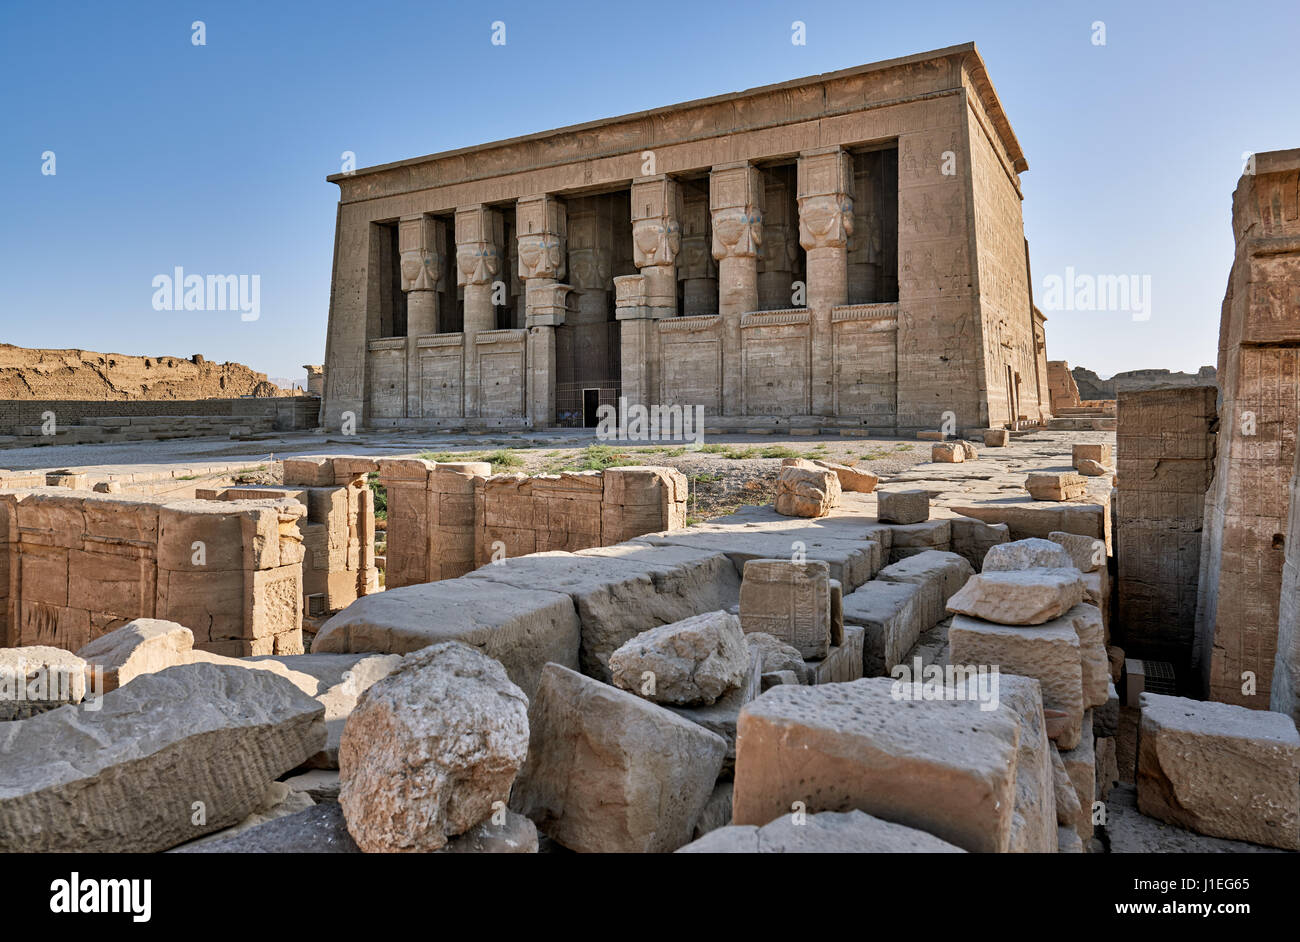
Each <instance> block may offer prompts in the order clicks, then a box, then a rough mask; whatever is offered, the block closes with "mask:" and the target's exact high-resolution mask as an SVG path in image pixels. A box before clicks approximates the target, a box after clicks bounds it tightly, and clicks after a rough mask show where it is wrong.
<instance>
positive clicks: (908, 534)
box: [888, 520, 952, 563]
mask: <svg viewBox="0 0 1300 942" xmlns="http://www.w3.org/2000/svg"><path fill="white" fill-rule="evenodd" d="M888 526H889V529H890V530H891V531H892V532H891V534H890V540H889V559H888V562H890V563H896V562H898V561H899V560H901V559H906V558H907V557H909V556H915V555H917V554H918V553H924V552H926V551H927V550H940V551H945V552H946V551H947V550H948V549H949V548H950V547H951V546H952V522H951V521H949V520H925V521H922V522H921V523H901V524H888Z"/></svg>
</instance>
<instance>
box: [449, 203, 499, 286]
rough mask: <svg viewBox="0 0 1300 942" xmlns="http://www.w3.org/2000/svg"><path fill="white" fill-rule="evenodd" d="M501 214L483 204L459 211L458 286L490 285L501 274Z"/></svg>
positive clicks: (457, 242)
mask: <svg viewBox="0 0 1300 942" xmlns="http://www.w3.org/2000/svg"><path fill="white" fill-rule="evenodd" d="M503 239H504V226H503V222H502V219H501V214H500V213H499V212H498V211H497V210H495V209H492V208H491V207H488V206H484V205H483V204H481V203H479V204H476V205H474V206H462V207H460V208H458V209H457V210H456V283H457V284H458V285H461V286H462V287H464V286H466V285H487V284H491V283H492V281H493V279H495V278H496V277H497V275H499V274H500V273H501V243H502V241H503Z"/></svg>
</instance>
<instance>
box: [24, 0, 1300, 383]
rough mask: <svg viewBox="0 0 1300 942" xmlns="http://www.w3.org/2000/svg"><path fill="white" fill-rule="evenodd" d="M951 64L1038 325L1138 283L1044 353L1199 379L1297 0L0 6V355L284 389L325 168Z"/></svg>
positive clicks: (317, 240) (1293, 99)
mask: <svg viewBox="0 0 1300 942" xmlns="http://www.w3.org/2000/svg"><path fill="white" fill-rule="evenodd" d="M196 20H201V21H202V22H203V23H204V31H205V37H204V38H205V40H206V45H202V46H196V45H194V44H193V42H192V36H193V30H192V28H191V24H192V23H193V22H194V21H196ZM796 20H799V21H802V22H803V23H805V24H806V44H805V45H802V46H800V45H795V44H793V43H792V42H791V36H792V30H791V24H792V23H793V22H794V21H796ZM494 21H502V22H504V23H505V24H506V31H505V39H506V42H505V45H493V44H492V42H491V39H492V23H493V22H494ZM1098 21H1101V22H1102V23H1104V24H1105V45H1098V44H1096V42H1095V37H1097V36H1098V32H1097V30H1096V29H1095V27H1094V25H1093V24H1094V23H1096V22H1098ZM972 40H973V41H974V42H975V43H976V44H977V45H978V46H979V49H980V52H981V53H982V55H983V57H984V60H985V62H986V63H987V65H988V69H989V74H990V75H991V77H992V79H993V82H994V84H995V85H996V87H997V90H998V94H999V96H1000V97H1001V99H1002V103H1003V105H1004V107H1005V109H1006V112H1007V115H1008V116H1009V118H1010V120H1011V124H1012V127H1013V128H1014V129H1015V132H1016V135H1017V136H1018V137H1019V139H1020V142H1021V145H1022V147H1023V148H1024V152H1025V155H1026V158H1027V159H1028V161H1029V170H1028V171H1027V172H1026V173H1025V174H1023V175H1022V177H1021V179H1022V183H1023V188H1024V194H1025V202H1024V212H1025V230H1026V234H1027V236H1028V238H1029V241H1030V252H1031V261H1032V265H1033V273H1034V289H1035V297H1036V299H1037V300H1038V301H1039V303H1040V306H1041V305H1042V304H1043V300H1044V293H1045V281H1046V279H1047V278H1049V277H1051V276H1052V275H1056V276H1057V277H1058V278H1063V277H1064V276H1065V274H1066V272H1067V269H1068V268H1072V269H1073V270H1074V272H1075V273H1077V274H1085V275H1136V276H1139V277H1142V276H1149V278H1150V286H1151V287H1150V302H1151V304H1150V317H1149V319H1147V320H1135V319H1134V317H1133V316H1132V314H1130V313H1123V312H1119V313H1115V312H1088V313H1082V312H1078V311H1066V310H1062V311H1052V310H1048V311H1047V315H1048V318H1049V320H1048V325H1047V330H1048V332H1047V338H1048V340H1047V349H1048V356H1049V357H1050V358H1052V359H1067V360H1069V361H1070V363H1071V365H1083V366H1087V367H1089V368H1091V369H1094V370H1096V371H1097V372H1098V373H1100V374H1101V375H1103V376H1109V375H1111V374H1112V373H1114V372H1115V371H1118V370H1129V369H1141V368H1152V367H1165V368H1169V369H1182V370H1195V369H1196V368H1197V367H1198V366H1200V365H1202V364H1212V363H1214V361H1215V348H1216V341H1217V336H1218V320H1219V305H1220V302H1221V300H1222V297H1223V290H1224V287H1225V284H1226V281H1227V275H1228V269H1229V266H1230V265H1231V261H1232V250H1233V243H1232V233H1231V228H1230V212H1231V205H1232V203H1231V194H1232V190H1233V188H1234V187H1235V186H1236V181H1237V178H1238V177H1239V176H1240V173H1241V169H1242V153H1243V152H1245V151H1265V150H1277V149H1285V148H1288V147H1297V146H1300V120H1297V119H1298V118H1300V95H1297V94H1296V89H1297V85H1296V80H1295V67H1296V62H1297V57H1298V50H1300V42H1298V40H1300V3H1297V2H1296V0H1284V2H1271V0H1257V2H1252V3H1249V4H1242V3H1234V4H1209V3H1201V4H1198V3H1195V2H1192V3H1138V2H1093V3H1079V2H1055V0H1040V2H1027V3H979V2H972V0H968V2H951V3H950V2H941V0H924V2H915V0H903V2H892V3H879V2H864V0H856V2H825V3H821V2H814V0H798V2H786V3H770V2H758V0H754V2H745V3H743V4H742V3H736V2H725V3H724V2H700V0H695V2H689V3H677V2H671V0H655V2H652V3H623V2H599V3H585V2H564V0H549V2H546V3H538V2H535V0H534V2H523V3H513V2H511V3H505V2H501V3H490V4H478V3H471V2H462V3H454V4H449V3H435V2H423V3H398V2H391V3H390V2H382V0H379V2H370V3H364V2H361V3H358V2H350V3H340V2H333V0H317V2H313V3H289V2H283V3H282V2H276V3H268V2H249V3H242V2H240V3H235V2H217V0H199V2H191V0H186V2H176V0H171V2H160V3H147V2H130V0H126V2H121V3H114V4H64V3H58V2H53V0H50V2H42V3H34V2H27V3H21V4H20V3H18V2H15V0H6V2H5V3H4V5H3V7H0V89H2V90H0V99H2V100H3V103H4V110H3V132H2V133H0V137H2V138H3V141H4V146H3V147H0V171H2V172H3V177H4V179H5V181H6V187H5V190H6V192H5V194H4V199H3V204H0V205H2V207H3V208H0V341H3V342H8V343H16V344H20V345H23V346H32V347H80V348H83V349H89V350H99V351H110V352H119V353H134V354H174V355H179V356H188V355H190V354H193V353H202V354H203V355H204V356H206V357H207V358H208V359H210V360H235V361H239V362H243V363H246V364H248V365H249V366H252V367H253V368H254V369H257V370H263V371H265V372H267V373H268V374H269V375H271V376H287V377H298V376H300V375H301V373H302V371H301V369H300V366H301V364H303V363H309V362H311V363H317V362H321V360H322V359H323V356H324V351H325V326H326V319H327V316H328V307H329V279H330V267H331V259H332V253H333V237H334V231H333V230H334V213H335V207H336V204H337V201H338V189H337V187H335V186H334V185H333V184H330V183H326V182H325V177H326V175H327V174H330V173H335V172H337V171H338V170H339V169H340V164H341V154H342V153H343V152H344V151H352V152H354V153H355V154H356V159H357V166H359V167H364V166H370V165H373V164H379V163H385V162H387V161H393V160H400V159H404V158H407V157H413V156H418V155H422V154H428V153H433V152H436V151H440V150H447V149H450V148H455V147H461V146H466V145H472V144H478V143H483V142H486V141H491V140H496V139H499V138H504V137H513V136H516V135H519V134H526V133H529V132H533V131H541V130H546V129H548V128H553V127H558V126H561V125H565V124H573V123H577V122H581V121H587V120H591V119H596V118H602V117H609V116H613V115H618V114H623V113H626V112H631V111H637V110H641V109H645V108H652V107H656V106H660V105H667V104H672V103H674V102H678V101H685V100H689V99H692V98H700V97H704V96H708V95H714V94H720V93H725V92H731V91H737V90H740V89H744V88H750V87H753V86H757V85H764V84H768V83H772V82H780V81H784V80H787V79H791V78H796V77H799V76H803V75H811V74H815V73H818V72H827V71H832V70H835V69H841V68H847V67H849V66H854V65H859V64H862V63H866V62H873V61H877V60H880V59H887V58H892V57H895V56H903V55H908V54H911V53H916V52H922V51H925V50H929V49H937V48H941V47H944V46H949V45H954V44H957V43H962V42H967V41H972ZM47 151H52V152H53V153H54V155H55V157H54V160H55V163H54V169H55V171H56V172H55V173H54V174H53V175H46V174H43V173H42V167H43V166H46V165H47V164H48V161H47V159H46V158H44V157H43V156H42V155H43V154H45V152H47ZM178 266H180V267H182V268H183V269H184V270H185V271H186V272H188V273H198V274H245V275H253V274H256V275H258V276H259V277H260V292H261V295H260V315H259V317H258V318H257V319H256V320H243V319H241V317H240V314H239V313H238V311H169V310H155V308H154V304H153V299H154V294H155V288H154V285H153V280H154V278H155V276H157V275H159V274H171V273H172V272H173V270H174V269H175V268H176V267H178Z"/></svg>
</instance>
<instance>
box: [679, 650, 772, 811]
mask: <svg viewBox="0 0 1300 942" xmlns="http://www.w3.org/2000/svg"><path fill="white" fill-rule="evenodd" d="M761 692H762V673H761V671H760V667H759V662H758V660H757V658H755V659H754V660H753V661H751V662H750V665H749V668H748V670H746V672H745V678H744V681H743V682H742V683H741V684H740V685H739V686H737V687H734V688H732V689H731V690H729V691H728V692H727V693H726V694H725V695H724V696H723V697H721V698H720V699H719V700H718V702H717V703H711V704H706V705H700V706H674V705H673V704H670V703H665V704H662V705H663V706H664V707H665V708H667V709H669V710H672V711H673V712H674V713H676V714H677V715H678V716H680V717H682V718H683V719H687V720H690V721H691V722H692V723H698V724H699V725H701V726H703V727H704V728H705V729H707V730H709V731H710V732H713V733H717V734H718V735H719V736H721V737H722V738H723V739H724V740H726V742H727V755H726V758H725V759H724V760H723V763H722V776H723V777H724V778H725V777H730V775H731V773H732V770H733V769H734V768H735V765H736V723H737V721H738V720H739V719H740V711H741V710H743V709H744V708H745V704H747V703H749V702H750V701H751V700H753V699H754V698H755V697H757V696H758V695H759V693H761ZM728 807H730V806H728Z"/></svg>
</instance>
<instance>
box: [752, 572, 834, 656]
mask: <svg viewBox="0 0 1300 942" xmlns="http://www.w3.org/2000/svg"><path fill="white" fill-rule="evenodd" d="M740 623H741V627H743V628H744V630H745V631H746V632H747V633H748V632H751V631H761V632H763V633H764V634H769V635H772V636H773V637H775V638H777V639H779V640H781V641H784V642H785V643H786V644H789V645H791V646H792V647H794V648H795V649H796V650H798V652H799V653H800V654H801V655H802V656H803V657H805V658H822V657H825V656H826V655H827V653H828V652H829V651H830V645H831V595H830V567H829V566H827V565H826V563H824V562H822V561H820V560H807V561H806V562H792V561H790V560H789V559H754V560H750V561H749V562H747V563H745V577H744V579H743V580H742V582H741V585H740Z"/></svg>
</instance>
